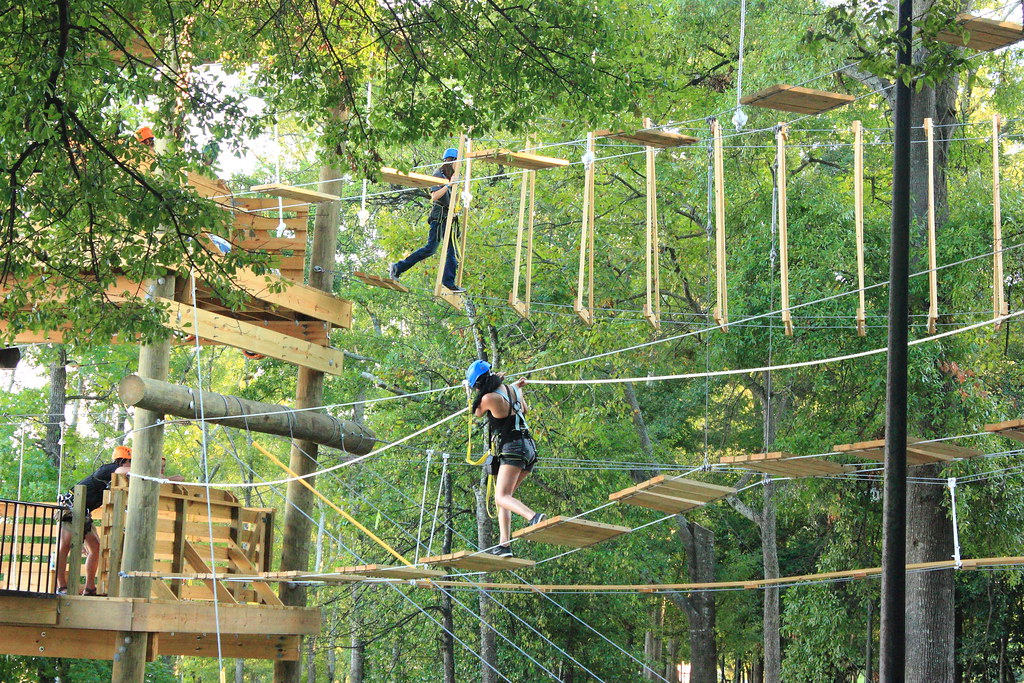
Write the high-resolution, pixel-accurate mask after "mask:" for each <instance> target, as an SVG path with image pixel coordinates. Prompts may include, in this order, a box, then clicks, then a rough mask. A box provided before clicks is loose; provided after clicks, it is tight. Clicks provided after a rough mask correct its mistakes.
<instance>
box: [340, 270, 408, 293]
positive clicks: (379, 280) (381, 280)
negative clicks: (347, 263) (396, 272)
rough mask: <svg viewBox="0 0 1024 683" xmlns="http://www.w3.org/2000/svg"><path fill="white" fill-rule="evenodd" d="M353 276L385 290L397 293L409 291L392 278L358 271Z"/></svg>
mask: <svg viewBox="0 0 1024 683" xmlns="http://www.w3.org/2000/svg"><path fill="white" fill-rule="evenodd" d="M352 274H353V275H355V276H356V277H357V278H359V279H360V280H362V281H363V282H365V283H366V284H368V285H372V286H373V287H383V288H384V289H391V290H394V291H396V292H408V291H409V288H408V287H406V286H405V285H403V284H402V283H401V282H399V281H398V280H392V279H391V278H387V277H378V276H376V275H370V274H369V273H360V272H359V271H356V272H355V273H352Z"/></svg>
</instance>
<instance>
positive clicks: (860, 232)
mask: <svg viewBox="0 0 1024 683" xmlns="http://www.w3.org/2000/svg"><path fill="white" fill-rule="evenodd" d="M853 222H854V230H855V231H856V235H857V294H858V295H859V299H858V302H857V334H858V335H859V336H861V337H864V336H866V335H867V333H868V330H867V313H866V307H865V305H864V130H863V128H862V127H861V123H860V121H854V122H853Z"/></svg>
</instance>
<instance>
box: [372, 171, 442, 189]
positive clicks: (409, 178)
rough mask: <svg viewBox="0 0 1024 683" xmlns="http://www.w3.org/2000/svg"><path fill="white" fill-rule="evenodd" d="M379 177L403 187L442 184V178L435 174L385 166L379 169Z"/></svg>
mask: <svg viewBox="0 0 1024 683" xmlns="http://www.w3.org/2000/svg"><path fill="white" fill-rule="evenodd" d="M380 179H381V180H382V181H383V182H385V183H391V184H392V185H402V186H404V187H423V188H431V187H437V186H438V185H440V184H442V182H444V181H443V179H442V178H438V177H437V176H433V175H427V174H425V173H413V172H411V171H410V172H409V173H403V172H402V171H398V170H396V169H393V168H388V167H387V166H385V167H384V168H382V169H380Z"/></svg>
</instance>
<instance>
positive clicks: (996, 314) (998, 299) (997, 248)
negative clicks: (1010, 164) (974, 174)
mask: <svg viewBox="0 0 1024 683" xmlns="http://www.w3.org/2000/svg"><path fill="white" fill-rule="evenodd" d="M1001 123H1002V122H1001V121H1000V118H999V114H993V115H992V251H993V252H994V254H993V256H992V316H993V318H996V321H995V324H994V327H995V329H996V330H999V329H1001V328H1002V326H1003V321H1002V320H999V318H1000V317H1002V316H1004V315H1007V314H1008V313H1009V312H1010V310H1009V304H1008V303H1007V301H1006V295H1005V291H1004V288H1005V286H1006V283H1005V282H1004V280H1003V214H1002V208H1001V205H1000V198H999V127H1000V124H1001Z"/></svg>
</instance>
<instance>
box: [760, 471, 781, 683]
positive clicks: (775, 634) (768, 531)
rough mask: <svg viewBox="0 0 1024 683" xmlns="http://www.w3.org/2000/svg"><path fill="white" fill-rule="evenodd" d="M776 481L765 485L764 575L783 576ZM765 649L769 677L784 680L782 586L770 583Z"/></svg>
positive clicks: (766, 596) (762, 521)
mask: <svg viewBox="0 0 1024 683" xmlns="http://www.w3.org/2000/svg"><path fill="white" fill-rule="evenodd" d="M776 486H777V484H776V483H775V482H774V481H766V482H765V484H764V486H763V487H762V494H763V496H762V497H763V500H764V505H763V507H762V508H761V514H760V515H759V524H758V527H759V528H760V530H761V554H762V556H763V561H764V578H766V579H777V578H779V546H778V539H777V536H776V532H777V528H776V518H775V489H776ZM763 630H764V652H765V680H766V681H768V683H778V682H779V681H781V680H782V646H781V640H780V636H779V631H780V615H779V589H778V588H776V587H774V586H769V587H767V588H765V589H764V629H763Z"/></svg>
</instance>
